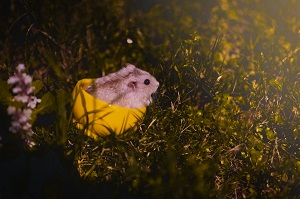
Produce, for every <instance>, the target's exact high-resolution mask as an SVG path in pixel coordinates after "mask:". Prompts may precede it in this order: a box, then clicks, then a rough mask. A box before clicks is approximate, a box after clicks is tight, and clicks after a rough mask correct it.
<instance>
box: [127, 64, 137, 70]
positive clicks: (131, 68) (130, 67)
mask: <svg viewBox="0 0 300 199" xmlns="http://www.w3.org/2000/svg"><path fill="white" fill-rule="evenodd" d="M125 66H126V68H127V70H130V71H133V70H134V69H135V66H134V65H132V64H129V63H126V64H125Z"/></svg>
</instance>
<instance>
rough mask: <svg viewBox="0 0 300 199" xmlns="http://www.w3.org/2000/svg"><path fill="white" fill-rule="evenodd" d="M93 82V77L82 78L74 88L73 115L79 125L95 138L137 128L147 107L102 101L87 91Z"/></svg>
mask: <svg viewBox="0 0 300 199" xmlns="http://www.w3.org/2000/svg"><path fill="white" fill-rule="evenodd" d="M92 82H93V79H83V80H80V81H79V82H78V83H77V85H76V86H75V88H74V90H73V93H72V97H73V100H74V101H73V102H74V104H73V117H74V121H75V122H78V123H77V127H78V128H80V129H84V130H85V132H86V133H87V135H89V136H90V137H92V138H95V139H97V138H98V137H99V136H107V135H110V134H111V133H114V134H116V135H119V134H122V133H125V132H127V131H128V130H131V129H135V128H136V123H137V121H138V120H142V119H143V117H144V114H145V112H146V107H141V108H134V109H133V108H124V107H120V106H114V105H110V104H108V103H106V102H104V101H101V100H99V99H97V98H95V97H94V96H92V95H90V94H89V93H87V92H86V91H85V89H86V87H87V86H88V85H89V84H90V83H92Z"/></svg>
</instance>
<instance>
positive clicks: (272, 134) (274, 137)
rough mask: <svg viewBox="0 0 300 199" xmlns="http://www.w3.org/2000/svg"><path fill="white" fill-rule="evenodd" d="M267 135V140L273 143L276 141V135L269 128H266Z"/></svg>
mask: <svg viewBox="0 0 300 199" xmlns="http://www.w3.org/2000/svg"><path fill="white" fill-rule="evenodd" d="M266 135H267V139H268V140H270V141H273V140H275V139H276V135H275V133H274V132H273V131H272V129H270V128H269V127H267V128H266Z"/></svg>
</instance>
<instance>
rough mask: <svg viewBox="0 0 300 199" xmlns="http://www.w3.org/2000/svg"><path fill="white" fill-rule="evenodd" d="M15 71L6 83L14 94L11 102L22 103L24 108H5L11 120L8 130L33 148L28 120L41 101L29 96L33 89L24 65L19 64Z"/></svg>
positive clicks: (30, 78) (31, 132)
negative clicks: (18, 134)
mask: <svg viewBox="0 0 300 199" xmlns="http://www.w3.org/2000/svg"><path fill="white" fill-rule="evenodd" d="M16 70H17V73H16V74H14V75H13V76H11V77H9V79H8V80H7V83H8V84H10V85H11V86H12V92H13V93H14V94H15V96H14V98H13V100H15V101H18V102H22V103H23V104H24V106H23V107H22V108H16V107H14V106H9V107H8V108H7V113H8V115H10V116H11V119H12V121H11V126H10V127H9V130H10V131H11V132H12V133H21V137H22V138H23V139H24V140H25V142H26V143H27V144H28V146H34V145H35V144H34V142H33V141H32V140H31V136H32V135H33V131H32V129H31V124H30V118H31V113H32V109H34V108H35V107H36V105H37V103H40V102H41V99H38V98H36V97H35V96H32V95H31V94H32V92H33V90H34V87H32V86H31V82H32V77H31V76H30V75H27V74H26V73H25V72H24V71H25V65H24V64H19V65H18V66H17V67H16Z"/></svg>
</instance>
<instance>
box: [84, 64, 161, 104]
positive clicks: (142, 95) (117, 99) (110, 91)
mask: <svg viewBox="0 0 300 199" xmlns="http://www.w3.org/2000/svg"><path fill="white" fill-rule="evenodd" d="M158 86H159V82H158V81H157V80H156V79H155V78H154V77H153V76H152V75H150V74H149V73H148V72H146V71H143V70H141V69H138V68H136V67H135V66H134V65H132V64H126V67H124V68H122V69H121V70H119V71H117V72H115V73H111V74H109V75H107V76H104V77H101V78H97V79H95V81H94V82H93V83H92V84H90V85H88V87H87V88H86V91H87V92H88V93H89V94H91V95H93V96H94V97H96V98H98V99H100V100H102V101H105V102H107V103H109V104H112V105H116V106H122V107H126V108H141V107H144V106H148V105H149V104H150V103H151V102H152V97H151V95H152V94H153V93H155V92H156V90H157V88H158Z"/></svg>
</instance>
